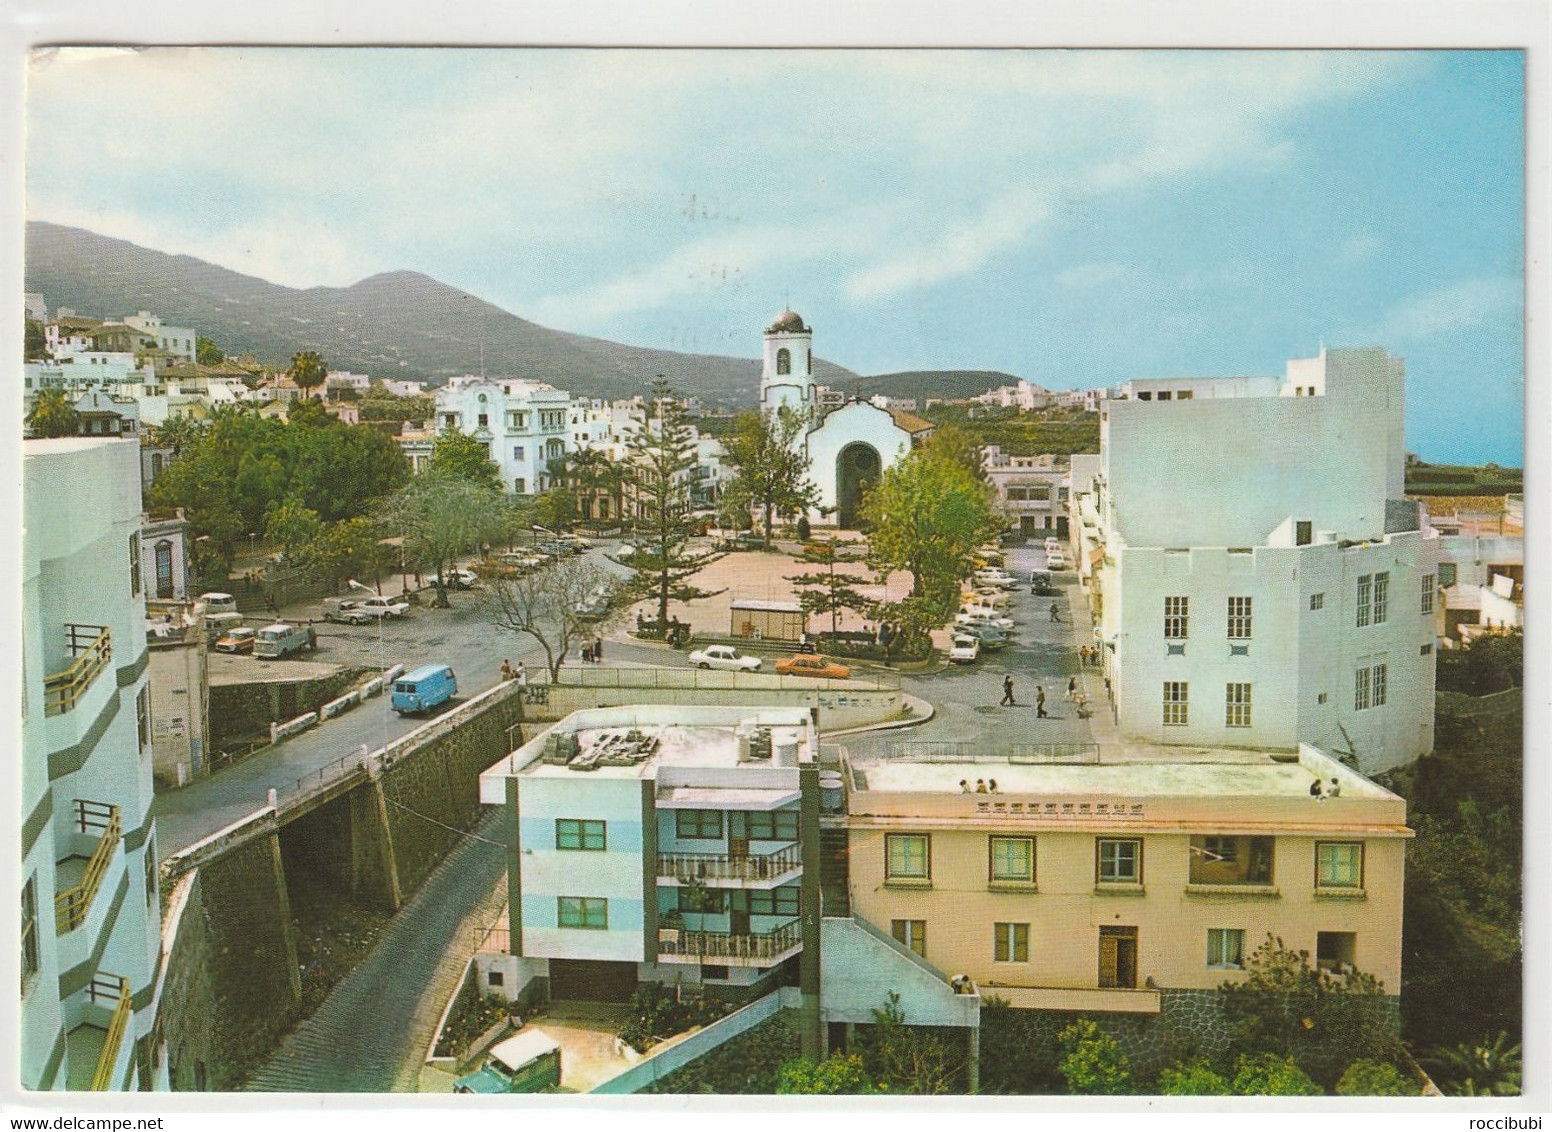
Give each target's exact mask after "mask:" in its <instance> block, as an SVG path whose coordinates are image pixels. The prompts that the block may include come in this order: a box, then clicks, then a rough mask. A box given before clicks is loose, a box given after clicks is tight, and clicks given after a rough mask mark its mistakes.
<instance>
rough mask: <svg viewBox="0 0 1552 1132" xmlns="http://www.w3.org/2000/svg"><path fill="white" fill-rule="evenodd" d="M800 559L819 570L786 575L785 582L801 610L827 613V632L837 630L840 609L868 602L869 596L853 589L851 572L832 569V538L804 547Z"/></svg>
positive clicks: (862, 606)
mask: <svg viewBox="0 0 1552 1132" xmlns="http://www.w3.org/2000/svg"><path fill="white" fill-rule="evenodd" d="M803 561H804V562H808V563H811V564H813V565H814V566H817V567H819V569H818V570H815V571H812V572H810V573H806V574H793V575H789V576H788V578H787V581H789V582H791V583H792V585H793V587H794V588H796V589H797V591H798V600H799V601H800V602H802V604H803V612H804V613H806V614H809V615H810V616H813V615H815V614H819V615H823V614H826V613H828V614H829V615H830V632H832V633H835V632H839V631H840V614H841V611H842V610H843V609H858V610H860V609H865V608H867V607H868V606H869V605H870V601H869V599H868V598H867V597H865V596H863V594H861V593H860V592H859V591H857V590H856V589H854V588H853V585H854V583H856V581H857V580H858V579H857V578H856V576H855V575H852V574H846V573H837V572H836V569H835V565H836V563H837V562H839V561H841V558H840V555H839V552H838V550H837V548H836V543H835V541H834V540H833V539H832V540H827V541H825V542H823V543H819V544H817V545H812V546H806V547H804V548H803Z"/></svg>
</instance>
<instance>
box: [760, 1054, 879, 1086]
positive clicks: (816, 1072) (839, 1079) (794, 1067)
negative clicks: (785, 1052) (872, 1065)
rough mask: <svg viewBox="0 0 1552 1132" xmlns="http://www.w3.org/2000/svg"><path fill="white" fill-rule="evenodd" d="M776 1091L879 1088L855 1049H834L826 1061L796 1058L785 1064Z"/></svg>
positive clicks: (777, 1078) (777, 1079)
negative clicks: (841, 1050) (843, 1050)
mask: <svg viewBox="0 0 1552 1132" xmlns="http://www.w3.org/2000/svg"><path fill="white" fill-rule="evenodd" d="M776 1092H777V1093H778V1094H783V1095H792V1094H808V1095H816V1096H839V1095H849V1096H871V1095H872V1094H874V1093H877V1092H878V1089H877V1088H876V1087H874V1085H873V1082H872V1081H870V1080H869V1079H868V1073H867V1070H866V1069H865V1068H863V1065H862V1058H861V1057H859V1056H857V1055H856V1054H854V1053H832V1054H831V1055H830V1056H829V1057H827V1058H825V1059H824V1060H823V1061H818V1062H816V1061H810V1060H809V1059H808V1058H805V1057H798V1058H794V1059H793V1060H791V1061H789V1062H787V1063H786V1064H784V1065H783V1066H782V1067H781V1070H780V1071H779V1073H778V1074H777V1077H776Z"/></svg>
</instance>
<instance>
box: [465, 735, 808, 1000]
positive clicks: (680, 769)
mask: <svg viewBox="0 0 1552 1132" xmlns="http://www.w3.org/2000/svg"><path fill="white" fill-rule="evenodd" d="M818 756H819V743H818V733H817V730H816V727H815V725H814V722H813V718H812V717H811V716H810V714H809V713H808V712H807V711H806V710H804V709H793V708H755V707H685V706H682V705H679V706H672V705H662V706H641V707H624V708H599V709H595V710H586V711H579V712H575V713H573V714H571V715H569V716H567V717H566V718H565V719H564V720H562V721H561V722H560V723H558V724H556V725H555V726H554V727H552V728H551V729H549V730H548V731H546V732H545V733H544V734H542V735H540V736H538V737H537V738H535V739H533V740H531V741H530V742H528V743H526V744H525V745H523V746H522V747H521V748H519V749H518V750H516V751H514V752H513V753H512V754H511V755H510V756H508V757H507V758H504V759H502V760H501V761H500V762H499V763H497V764H496V765H494V766H492V767H491V768H490V769H489V770H487V771H485V773H484V774H482V775H481V776H480V801H481V802H483V803H485V804H487V805H500V806H507V807H509V811H510V814H511V819H512V828H514V829H516V831H517V836H516V838H515V839H514V842H513V844H512V847H511V850H510V853H509V857H508V869H509V870H510V875H511V878H512V880H511V882H510V891H511V892H512V894H513V902H512V903H511V904H510V906H509V910H508V911H509V917H510V923H509V938H510V944H509V948H508V953H507V954H505V955H501V956H495V957H489V958H487V959H486V960H485V961H484V962H483V963H482V964H481V966H482V971H483V973H484V977H485V979H486V980H487V982H486V985H482V986H481V988H480V990H481V991H482V992H485V991H487V990H488V989H495V988H496V987H497V986H499V989H500V990H501V992H503V993H505V995H506V996H507V997H508V998H512V999H516V998H519V997H527V996H528V995H532V994H534V993H535V989H536V988H532V989H531V984H533V983H534V981H535V980H539V979H545V980H547V991H548V994H549V996H550V997H552V998H557V999H567V998H583V999H593V1000H597V999H605V1000H615V1001H623V1000H624V999H626V998H628V997H629V996H630V994H631V992H632V991H633V990H634V989H635V988H636V986H637V985H638V984H639V983H643V982H657V983H664V984H667V985H670V986H696V985H702V986H710V987H715V988H716V989H717V990H718V992H719V993H720V994H722V995H724V996H725V997H730V998H740V999H741V998H746V997H752V996H754V995H755V994H757V993H763V991H764V990H765V989H766V988H767V987H769V986H771V985H773V983H774V982H775V981H776V980H777V979H778V978H779V977H780V975H781V969H782V968H783V967H784V966H786V965H789V961H792V960H795V959H796V957H798V956H799V955H800V954H801V953H802V951H803V949H804V945H805V927H804V919H805V917H806V919H807V922H808V924H809V925H810V926H811V928H812V930H813V932H814V933H817V930H818V919H819V917H818V907H819V878H818V876H817V869H811V870H808V871H805V860H804V851H803V849H802V847H801V845H800V843H807V844H808V845H809V846H810V847H811V849H810V851H811V853H813V854H817V847H818V840H819V839H818V832H819V830H818V821H819V797H818V782H819V777H818ZM805 828H806V832H804V830H805ZM804 909H807V912H806V913H804V911H803V910H804ZM814 942H815V943H816V944H817V934H816V935H815V936H814ZM492 971H495V972H496V973H498V975H499V978H500V983H499V984H492V983H490V982H489V975H490V973H491V972H492ZM541 985H543V984H541ZM525 991H526V992H527V994H526V995H525Z"/></svg>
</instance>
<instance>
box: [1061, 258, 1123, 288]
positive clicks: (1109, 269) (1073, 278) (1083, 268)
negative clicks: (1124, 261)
mask: <svg viewBox="0 0 1552 1132" xmlns="http://www.w3.org/2000/svg"><path fill="white" fill-rule="evenodd" d="M1125 274H1126V268H1124V267H1122V266H1121V265H1120V264H1119V263H1083V264H1079V265H1078V266H1077V267H1069V268H1068V269H1067V270H1066V271H1060V272H1057V275H1056V282H1057V284H1058V285H1059V286H1062V287H1067V288H1078V287H1099V286H1103V285H1104V284H1106V283H1113V282H1115V281H1116V280H1117V279H1119V278H1121V277H1122V276H1123V275H1125Z"/></svg>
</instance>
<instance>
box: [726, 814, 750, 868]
mask: <svg viewBox="0 0 1552 1132" xmlns="http://www.w3.org/2000/svg"><path fill="white" fill-rule="evenodd" d="M728 856H729V857H747V856H749V815H748V814H746V813H744V812H743V811H742V810H731V811H729V812H728Z"/></svg>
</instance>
